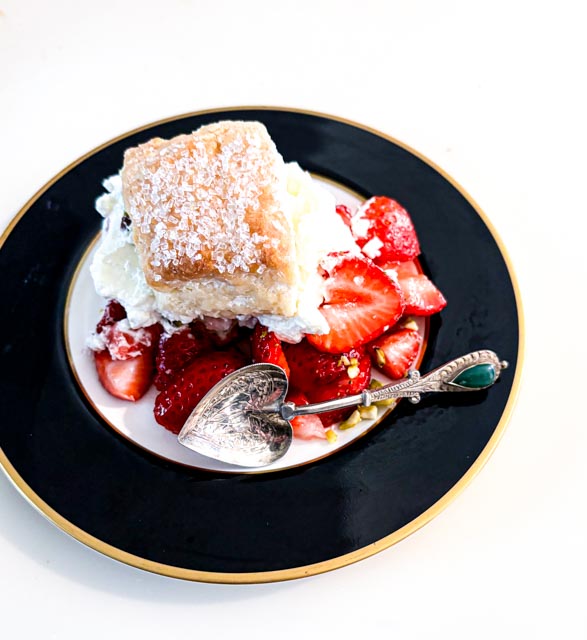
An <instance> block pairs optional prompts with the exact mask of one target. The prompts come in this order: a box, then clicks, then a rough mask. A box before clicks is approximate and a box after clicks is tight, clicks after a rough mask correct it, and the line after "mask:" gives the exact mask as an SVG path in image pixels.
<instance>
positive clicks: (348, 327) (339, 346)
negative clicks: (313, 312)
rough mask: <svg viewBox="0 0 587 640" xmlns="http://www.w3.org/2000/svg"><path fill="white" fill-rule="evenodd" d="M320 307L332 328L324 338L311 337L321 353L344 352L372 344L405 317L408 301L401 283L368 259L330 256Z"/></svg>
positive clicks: (324, 263) (363, 257)
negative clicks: (322, 301) (406, 302)
mask: <svg viewBox="0 0 587 640" xmlns="http://www.w3.org/2000/svg"><path fill="white" fill-rule="evenodd" d="M322 267H323V269H324V272H325V276H324V277H325V283H324V285H325V286H324V303H323V304H322V306H321V307H320V311H321V312H322V315H323V316H324V317H325V319H326V321H327V322H328V326H329V327H330V331H329V332H328V333H326V334H324V335H308V336H307V339H308V341H309V342H310V343H311V344H313V345H314V346H315V347H316V348H317V349H319V350H320V351H326V352H329V353H343V352H344V351H348V350H349V349H351V348H353V347H358V346H360V345H362V344H365V343H366V342H370V341H371V340H373V339H375V338H376V337H377V336H380V335H381V334H382V333H383V332H384V331H387V329H389V328H390V327H391V326H393V325H394V324H395V323H396V322H397V321H398V320H399V318H400V317H401V315H402V313H403V310H404V301H403V295H402V292H401V289H400V287H399V285H398V284H397V282H395V281H394V280H393V279H392V278H390V277H389V276H388V275H387V274H386V273H385V272H384V271H383V270H381V269H380V268H379V267H378V266H377V265H375V264H374V263H373V262H372V261H371V260H369V258H367V257H365V256H356V255H353V254H350V253H335V254H330V255H329V256H328V257H327V258H326V260H325V261H323V263H322Z"/></svg>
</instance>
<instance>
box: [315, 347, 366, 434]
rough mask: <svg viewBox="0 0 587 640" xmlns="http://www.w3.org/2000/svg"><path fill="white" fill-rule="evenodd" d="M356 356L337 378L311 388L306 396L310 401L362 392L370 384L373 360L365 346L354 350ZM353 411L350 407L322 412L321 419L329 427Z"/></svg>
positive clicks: (320, 400) (331, 398)
mask: <svg viewBox="0 0 587 640" xmlns="http://www.w3.org/2000/svg"><path fill="white" fill-rule="evenodd" d="M353 352H354V356H353V358H352V359H351V363H350V365H349V366H348V367H346V368H345V371H344V373H341V374H340V375H339V376H338V377H337V378H336V379H335V380H333V381H331V382H329V383H327V384H322V385H316V386H314V387H313V388H311V389H309V390H308V391H307V393H306V396H307V397H308V399H309V400H310V402H323V401H325V400H334V399H335V398H344V397H346V396H350V395H354V394H356V393H361V391H363V389H366V388H367V387H368V386H369V382H370V380H371V360H370V358H369V355H368V353H367V351H366V350H365V349H364V348H359V349H355V350H353ZM352 412H353V407H351V408H350V409H338V410H336V411H329V412H327V413H321V414H320V419H321V420H322V424H323V425H324V426H325V427H329V426H331V425H333V424H335V423H336V422H340V421H341V420H344V419H345V418H347V417H348V416H349V415H350V414H351V413H352Z"/></svg>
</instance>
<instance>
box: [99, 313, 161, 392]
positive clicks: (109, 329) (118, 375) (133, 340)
mask: <svg viewBox="0 0 587 640" xmlns="http://www.w3.org/2000/svg"><path fill="white" fill-rule="evenodd" d="M100 333H101V334H102V336H104V338H105V340H106V348H105V349H103V350H102V351H98V352H95V353H94V362H95V364H96V372H97V373H98V378H99V380H100V383H101V384H102V386H103V387H104V389H106V391H108V393H110V394H111V395H113V396H115V397H116V398H120V399H121V400H129V401H131V402H135V401H136V400H139V399H140V398H142V397H143V396H144V395H145V393H147V391H148V390H149V387H150V386H151V383H152V382H153V375H154V368H155V367H154V365H155V351H156V349H157V341H158V340H159V335H160V333H161V326H160V325H158V324H154V325H151V326H150V327H145V328H142V329H130V328H129V327H128V322H127V321H126V320H118V321H117V322H114V323H113V324H103V325H102V327H101V332H100Z"/></svg>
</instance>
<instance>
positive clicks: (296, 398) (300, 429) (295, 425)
mask: <svg viewBox="0 0 587 640" xmlns="http://www.w3.org/2000/svg"><path fill="white" fill-rule="evenodd" d="M287 401H288V402H293V403H294V404H296V405H306V404H310V403H309V401H308V398H307V397H306V396H305V395H304V394H303V393H302V392H301V391H298V390H297V389H290V390H289V391H288V394H287ZM291 427H292V429H293V433H294V437H295V438H299V439H300V440H325V439H326V431H325V429H324V425H323V424H322V420H320V418H319V416H318V415H317V414H315V413H313V414H311V415H308V416H297V417H296V418H294V419H293V420H292V421H291Z"/></svg>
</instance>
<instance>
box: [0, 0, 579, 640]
mask: <svg viewBox="0 0 587 640" xmlns="http://www.w3.org/2000/svg"><path fill="white" fill-rule="evenodd" d="M580 4H581V3H579V2H568V1H567V2H565V1H562V2H556V3H554V2H552V3H546V2H540V1H537V2H532V3H531V2H513V1H510V2H507V3H506V2H499V1H498V2H491V3H489V2H485V3H472V2H464V1H462V2H457V1H452V0H444V1H443V2H432V1H431V2H407V1H404V2H401V3H400V2H383V0H382V1H380V2H375V1H373V0H360V1H357V0H352V1H344V2H320V1H318V0H313V1H311V2H304V1H303V0H298V1H297V2H290V1H282V2H268V1H260V0H244V1H242V2H226V1H222V0H214V1H213V2H212V1H207V0H201V1H199V2H196V1H192V2H190V1H189V0H165V1H160V2H152V1H143V2H139V1H128V2H125V1H123V0H117V1H114V0H102V1H101V2H99V3H98V2H80V1H79V0H78V1H74V0H69V1H67V0H52V1H51V2H42V1H37V2H34V1H26V0H20V2H19V1H18V0H0V10H1V11H2V13H1V14H0V176H1V178H0V185H1V189H0V227H1V228H3V227H4V226H5V225H6V224H7V223H8V221H9V220H10V219H11V218H12V217H13V216H14V215H15V214H16V213H17V211H18V210H19V209H20V207H21V206H22V205H23V204H24V202H25V201H26V200H27V199H28V198H29V197H30V196H31V195H32V194H33V193H34V192H35V191H36V190H37V189H38V188H39V187H40V186H41V185H42V184H44V183H45V182H46V181H47V180H48V179H50V178H51V177H52V176H53V175H54V174H55V173H57V172H58V171H59V170H60V169H62V168H63V167H64V166H65V165H66V164H68V163H69V162H71V161H72V160H74V159H75V158H77V157H78V156H80V155H81V154H83V153H85V152H86V151H88V150H90V149H91V148H93V147H94V146H96V145H98V144H100V143H102V142H104V141H105V140H108V139H109V138H112V137H113V136H116V135H118V134H121V133H123V132H124V131H126V130H128V129H131V128H134V127H136V126H139V125H142V124H146V123H148V122H150V121H152V120H156V119H160V118H163V117H166V116H172V115H175V114H180V113H183V112H187V111H193V110H198V109H203V108H208V107H218V106H230V105H248V104H253V105H255V104H258V105H262V104H265V105H281V106H291V107H300V108H306V109H312V110H318V111H324V112H328V113H332V114H335V115H339V116H343V117H346V118H350V119H353V120H357V121H359V122H362V123H364V124H367V125H370V126H372V127H375V128H378V129H380V130H382V131H384V132H386V133H388V134H390V135H392V136H394V137H396V138H398V139H400V140H402V141H404V142H406V143H407V144H409V145H411V146H412V147H414V148H415V149H417V150H419V151H420V152H422V153H423V154H425V155H426V156H428V157H429V158H431V159H432V160H433V161H435V162H436V163H437V164H439V165H440V166H441V167H443V168H444V169H445V170H446V171H447V172H448V173H449V174H450V175H452V176H453V177H454V178H455V179H456V180H457V181H458V182H460V183H461V184H462V185H463V186H464V187H465V188H466V189H467V190H468V191H469V193H471V194H472V196H473V197H474V198H475V199H476V200H477V202H478V203H479V204H480V205H481V207H482V208H483V209H484V211H485V212H486V213H487V214H488V216H489V218H490V219H491V220H492V222H493V223H494V225H495V227H496V229H497V230H498V232H499V234H500V235H501V237H502V239H503V241H504V243H505V245H506V247H507V248H508V250H509V253H510V254H511V258H512V261H513V264H514V268H515V270H516V272H517V275H518V278H519V282H520V287H521V290H522V296H523V302H524V307H525V314H526V331H525V334H526V349H527V353H526V358H525V369H524V377H523V382H522V387H521V391H520V396H519V400H518V404H517V407H516V410H515V412H514V414H513V417H512V419H511V421H510V424H509V427H508V429H507V431H506V433H505V435H504V437H503V439H502V441H501V443H500V445H499V446H498V448H497V450H496V452H495V453H494V455H493V457H492V458H491V459H490V460H489V462H488V464H487V465H486V466H485V468H484V469H483V470H482V472H481V473H480V474H479V475H478V476H477V478H476V479H475V480H474V481H473V483H472V484H471V485H470V486H469V487H468V488H467V489H466V491H465V492H464V493H462V494H461V495H460V496H459V497H458V498H457V500H456V501H454V502H453V503H452V504H451V505H450V506H449V507H448V509H447V510H446V511H444V512H443V513H442V514H441V515H439V516H438V517H437V518H436V519H435V520H433V521H432V522H431V523H430V524H428V525H427V526H426V527H424V528H423V529H421V530H420V531H418V532H417V533H416V534H414V535H412V536H410V537H409V538H407V539H405V540H404V541H402V542H400V543H399V544H397V545H396V546H394V547H392V548H390V549H388V550H386V551H384V552H382V553H380V554H378V555H376V556H373V557H371V558H369V559H367V560H364V561H362V562H360V563H358V564H355V565H352V566H349V567H346V568H343V569H339V570H337V571H335V572H332V573H329V574H324V575H321V576H317V577H313V578H309V579H304V580H298V581H294V582H290V583H281V584H269V585H251V586H234V585H206V584H196V583H186V582H180V581H176V580H173V579H169V578H164V577H160V576H156V575H151V574H148V573H144V572H141V571H139V570H138V569H133V568H130V567H127V566H124V565H121V564H118V563H116V562H115V561H113V560H110V559H109V558H106V557H102V556H100V555H98V554H97V553H95V552H93V551H91V550H89V549H87V548H85V547H83V546H81V545H79V544H78V543H76V542H75V541H73V540H72V539H70V538H68V537H67V536H66V535H65V534H63V533H62V532H60V531H59V530H57V529H56V528H54V527H53V526H52V525H51V524H50V523H48V522H47V521H45V520H44V519H43V518H42V517H41V516H40V515H39V514H37V513H36V512H35V511H34V510H33V509H32V508H31V507H30V506H29V505H28V504H27V503H26V502H25V501H24V500H23V499H22V498H21V497H20V496H19V495H18V494H17V492H16V490H15V489H14V488H13V487H12V486H11V485H10V484H9V482H8V480H7V479H6V478H5V477H4V476H2V475H1V474H0V635H1V636H2V637H3V638H17V637H19V638H20V637H23V638H24V637H26V638H33V637H43V638H64V639H65V638H67V639H69V638H76V639H77V638H79V637H83V638H85V639H88V640H89V639H93V638H104V637H107V638H108V637H110V638H122V637H128V635H129V633H130V634H131V637H141V638H143V639H145V640H146V639H150V638H157V639H159V638H162V637H167V638H178V637H180V634H181V636H184V635H187V636H189V637H214V638H222V637H227V636H228V635H229V634H230V635H233V634H235V633H237V632H238V633H239V637H253V636H261V635H263V636H265V637H267V636H268V635H269V633H274V634H275V636H277V637H281V638H296V639H297V638H299V637H302V636H307V635H308V634H310V635H311V637H314V635H316V636H318V634H321V635H326V636H327V637H333V638H347V637H348V638H379V637H381V638H384V637H385V638H389V637H394V638H431V637H441V638H444V637H446V638H451V639H459V638H472V637H473V638H482V639H484V638H498V637H499V638H529V637H532V638H553V637H559V638H572V639H574V638H585V637H587V618H586V615H587V614H586V613H585V595H586V589H585V575H586V572H587V562H586V559H587V554H586V551H585V543H586V538H587V516H586V510H587V509H586V503H587V498H586V497H585V493H586V491H587V471H586V465H585V457H586V456H585V453H586V444H587V435H586V430H587V429H586V427H587V424H586V422H587V421H586V420H585V418H584V416H582V415H581V414H580V412H579V410H580V408H581V404H582V402H581V401H582V396H583V395H584V393H585V392H584V390H583V391H582V390H581V386H583V388H584V386H585V383H584V381H583V382H582V383H581V382H580V380H579V379H578V377H579V376H580V375H581V374H582V372H584V367H585V363H586V361H587V358H586V355H587V352H586V347H585V331H584V328H583V327H584V313H585V311H586V309H585V301H584V298H585V294H586V286H585V281H586V277H587V270H586V267H585V262H584V260H585V236H586V233H585V232H586V225H585V213H586V206H585V195H584V185H585V174H586V169H587V163H586V162H585V151H584V150H585V147H586V143H587V135H586V133H587V132H586V126H585V117H586V114H587V102H586V99H585V93H584V86H585V60H586V59H587V47H586V46H585V44H584V43H585V28H584V21H583V20H582V19H581V17H580V13H579V8H580ZM577 397H578V401H577V399H576V398H577ZM203 634H204V635H203Z"/></svg>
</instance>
